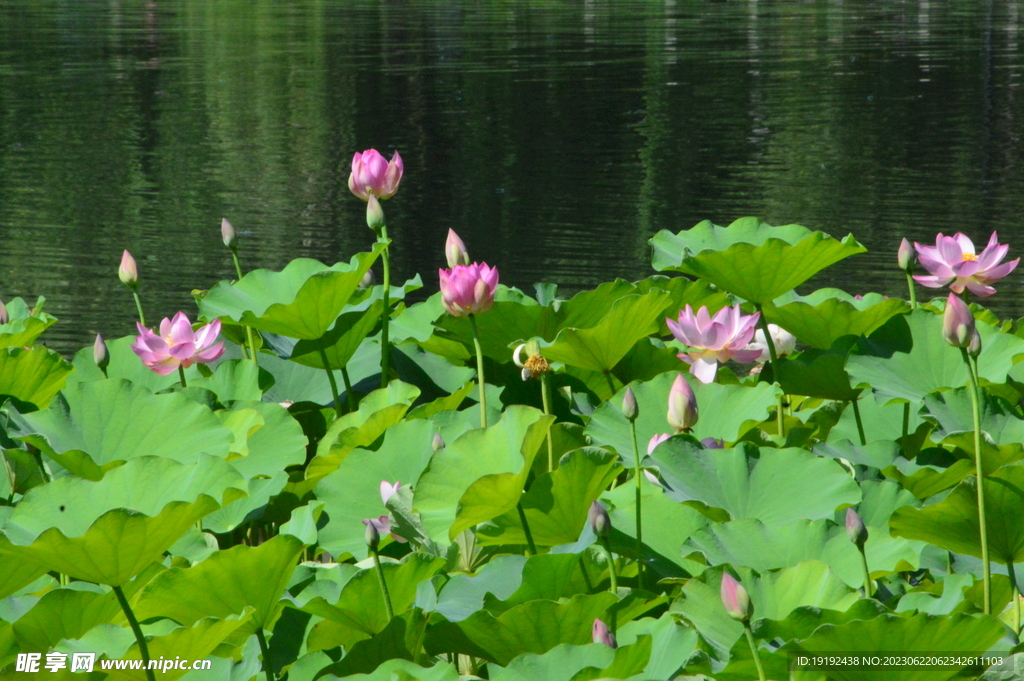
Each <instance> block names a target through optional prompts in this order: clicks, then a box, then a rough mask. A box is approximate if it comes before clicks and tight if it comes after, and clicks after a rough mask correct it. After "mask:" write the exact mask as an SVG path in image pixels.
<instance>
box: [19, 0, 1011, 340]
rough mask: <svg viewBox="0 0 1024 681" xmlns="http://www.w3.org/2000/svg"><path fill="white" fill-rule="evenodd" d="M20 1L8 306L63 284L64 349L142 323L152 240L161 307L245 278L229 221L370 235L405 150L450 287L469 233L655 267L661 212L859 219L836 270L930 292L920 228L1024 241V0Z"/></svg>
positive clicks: (304, 239)
mask: <svg viewBox="0 0 1024 681" xmlns="http://www.w3.org/2000/svg"><path fill="white" fill-rule="evenodd" d="M0 11H2V12H3V21H2V22H0V236H2V239H3V241H2V244H3V247H2V248H0V268H2V269H0V298H4V299H7V298H10V297H12V296H15V295H23V296H30V297H31V296H36V295H39V294H43V295H46V296H47V297H48V298H49V302H48V304H47V305H48V307H47V309H48V310H49V311H50V312H52V313H53V314H55V315H57V316H58V317H60V318H61V323H60V324H58V326H56V327H55V328H54V329H53V330H51V331H50V332H48V334H47V335H46V338H49V342H50V344H51V345H52V346H54V347H56V348H58V349H60V350H61V351H62V352H65V353H70V352H73V351H74V350H75V349H77V348H78V347H80V346H82V345H85V344H87V343H89V342H91V341H90V338H91V337H92V336H91V335H92V334H94V333H96V332H102V333H103V334H104V335H105V336H111V337H113V336H119V335H124V334H127V333H129V332H131V330H132V326H131V320H132V318H133V312H134V309H133V304H132V301H131V297H130V295H128V293H127V291H125V290H124V289H123V288H122V287H121V285H120V283H119V282H118V280H117V278H116V275H115V273H116V269H117V264H118V262H119V260H120V253H121V250H122V249H123V248H128V249H129V250H131V251H132V252H133V253H134V254H135V256H136V258H137V259H138V261H139V266H140V270H141V276H142V294H143V299H144V302H145V304H146V306H147V308H148V311H149V315H150V316H151V317H154V318H159V317H162V316H167V315H170V314H172V313H173V312H174V311H176V310H177V309H185V310H191V309H193V308H192V302H191V298H190V295H189V293H190V291H191V290H192V289H194V288H207V287H209V286H211V285H212V284H213V283H215V282H216V281H217V280H218V279H221V278H225V277H229V276H231V272H232V268H231V264H230V258H229V256H228V253H227V251H226V250H225V249H223V247H222V246H221V244H220V240H219V229H218V226H219V223H220V218H221V217H222V216H227V217H229V218H230V219H231V220H232V222H233V223H234V224H235V226H236V227H237V228H239V230H241V231H242V232H243V234H244V235H245V236H244V237H243V240H242V242H241V244H242V258H243V265H244V266H246V267H248V268H253V267H272V268H280V267H282V266H283V265H284V264H285V263H286V262H287V261H288V260H289V259H291V258H293V257H297V256H307V257H315V258H319V259H321V260H325V261H329V262H332V261H334V260H337V259H347V258H348V257H349V256H350V255H351V253H352V252H353V251H355V250H357V249H361V248H364V247H366V246H367V245H368V244H369V243H370V241H371V240H372V235H371V233H370V232H369V230H367V229H366V227H365V226H364V224H363V204H362V203H361V202H359V201H358V200H356V199H354V198H353V197H351V196H350V195H349V192H348V189H347V187H346V182H345V181H346V179H347V176H348V168H349V163H350V160H351V156H352V153H353V152H355V151H357V150H358V151H361V150H363V149H366V148H370V147H376V148H378V149H381V150H382V151H384V152H385V153H386V154H387V155H390V152H391V151H392V150H394V149H398V150H400V151H401V152H402V156H403V158H404V159H405V161H406V177H405V180H403V185H402V189H401V191H400V192H399V194H398V195H397V196H396V197H395V198H394V199H393V200H391V201H389V202H388V204H387V206H386V207H387V211H388V218H389V223H390V225H391V229H390V231H391V233H392V234H393V237H394V239H395V241H396V243H395V255H394V258H395V267H396V269H397V275H398V277H399V278H404V277H408V276H412V275H413V274H414V273H416V272H420V273H422V274H423V275H424V278H425V281H426V285H427V287H428V288H429V289H431V290H432V289H433V287H434V286H436V275H435V274H433V273H434V272H435V270H436V268H437V267H438V266H439V265H440V264H442V263H443V260H444V257H443V253H442V246H443V243H444V237H445V234H446V232H447V229H448V228H449V227H452V228H455V229H456V230H458V231H459V233H460V234H461V235H462V236H463V238H464V239H465V240H466V242H467V244H468V245H469V247H470V250H471V252H472V254H473V256H474V258H477V259H482V260H486V261H487V262H488V263H490V264H497V265H498V266H499V267H500V268H501V270H502V280H503V281H505V282H507V283H510V284H514V285H518V286H520V287H522V288H525V289H527V290H529V288H530V285H531V284H532V283H533V282H535V281H542V280H543V281H554V282H557V283H559V284H560V285H561V286H562V287H563V288H564V289H566V290H569V291H571V290H574V289H579V288H584V287H590V286H593V285H595V284H596V283H597V282H599V281H602V280H605V279H607V278H609V277H613V276H622V277H627V278H640V277H643V276H646V275H647V274H649V273H650V268H649V266H648V255H649V248H648V246H647V239H649V238H650V236H651V235H652V234H653V233H654V232H656V231H657V230H659V229H662V228H668V229H672V230H679V229H682V228H685V227H689V226H691V225H693V224H695V223H697V222H698V221H700V220H702V219H704V218H712V219H713V220H715V221H716V222H718V223H720V224H725V223H728V222H729V221H731V220H732V219H734V218H736V217H739V216H741V215H748V214H754V215H760V216H762V217H764V218H765V219H767V220H768V221H770V222H773V223H779V224H781V223H786V222H800V223H802V224H805V225H807V226H809V227H812V228H818V229H824V230H825V231H828V232H830V233H832V234H834V235H837V236H843V235H845V234H846V233H847V232H849V231H852V232H854V233H855V234H856V235H857V236H858V237H859V238H860V239H861V241H863V242H864V243H865V244H866V245H867V246H868V247H869V248H870V249H871V253H869V254H867V255H863V256H858V257H857V258H854V259H853V260H851V261H849V262H847V263H843V264H841V265H839V266H838V267H837V268H836V269H835V271H834V272H833V273H831V274H830V275H829V278H827V279H825V278H822V279H821V280H820V281H818V282H816V283H817V284H819V285H823V284H828V285H838V286H841V287H844V288H846V289H847V290H849V291H851V292H853V293H862V292H865V291H867V290H880V291H883V292H887V293H893V294H902V292H903V288H902V275H901V274H900V273H899V272H898V271H896V269H895V267H894V259H895V256H894V254H895V249H896V245H897V243H898V242H899V239H900V238H901V236H903V235H908V236H910V237H911V238H916V239H918V240H927V241H932V240H933V239H934V233H935V232H936V231H940V230H941V231H945V232H947V233H949V232H954V231H957V230H962V231H965V232H967V233H968V234H969V235H971V236H972V237H974V238H975V239H978V238H982V239H984V238H986V237H987V235H988V232H990V231H991V230H993V229H998V230H1000V232H1001V235H1002V237H1003V238H1004V239H1006V240H1008V241H1009V242H1010V243H1012V244H1013V249H1014V251H1015V252H1016V253H1017V254H1020V253H1021V252H1022V251H1024V237H1022V236H1021V235H1020V231H1019V226H1020V217H1019V216H1020V215H1022V214H1024V210H1022V209H1024V186H1022V185H1024V182H1022V179H1024V177H1022V170H1021V169H1022V165H1024V164H1022V158H1021V150H1020V130H1019V127H1020V126H1019V121H1020V117H1021V111H1020V109H1021V106H1022V103H1021V95H1020V77H1021V70H1022V66H1024V59H1022V56H1021V55H1022V51H1021V49H1020V48H1021V45H1020V41H1021V32H1020V22H1021V16H1020V7H1019V2H1016V1H1012V2H992V1H991V0H990V1H988V2H983V3H976V4H975V3H937V2H932V1H929V0H919V1H917V2H913V1H908V2H901V3H874V4H870V5H868V4H864V3H852V2H843V1H841V0H830V1H825V0H821V1H819V2H815V3H797V2H781V1H770V0H755V1H751V2H743V3H714V2H706V3H704V2H696V3H695V2H687V3H683V2H678V1H677V0H665V1H664V2H661V3H649V2H636V3H623V2H614V3H613V2H610V1H609V0H586V2H582V3H577V2H567V1H566V2H552V3H543V4H533V5H527V4H522V3H512V2H493V3H484V4H478V3H468V2H454V3H453V2H443V3H442V2H430V3H407V2H398V1H397V0H391V1H387V2H340V1H315V0H308V1H307V2H296V3H273V2H270V1H269V0H259V1H257V2H251V1H249V0H246V1H244V2H243V1H241V0H228V1H226V2H217V3H208V2H201V1H200V0H178V1H176V2H162V1H154V0H147V1H145V2H134V3H127V2H123V1H112V2H109V3H106V4H102V5H101V4H97V3H88V4H86V3H52V2H46V3H36V2H28V0H17V1H12V2H6V3H4V5H3V9H2V10H0ZM1011 279H1012V277H1011ZM1015 286H1016V284H1014V283H1012V282H1009V283H1007V284H1006V285H1004V287H1003V291H1004V292H1003V293H1002V294H1001V295H999V296H997V299H996V300H994V301H993V302H995V303H997V305H998V306H999V309H1000V311H1001V312H1002V313H1004V314H1016V315H1020V314H1022V313H1024V305H1022V304H1021V303H1019V302H1018V301H1019V300H1020V296H1018V295H1011V292H1013V293H1015V292H1016V289H1015V288H1014V287H1015ZM1011 289H1012V291H1011Z"/></svg>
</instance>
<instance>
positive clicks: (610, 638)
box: [591, 620, 619, 648]
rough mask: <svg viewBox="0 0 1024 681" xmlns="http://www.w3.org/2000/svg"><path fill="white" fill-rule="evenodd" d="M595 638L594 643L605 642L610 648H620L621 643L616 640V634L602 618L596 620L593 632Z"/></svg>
mask: <svg viewBox="0 0 1024 681" xmlns="http://www.w3.org/2000/svg"><path fill="white" fill-rule="evenodd" d="M591 635H592V637H593V639H594V643H603V644H605V645H606V646H608V647H609V648H618V647H619V644H618V642H617V641H616V640H615V634H613V633H612V630H611V629H609V628H608V625H607V624H605V623H604V622H602V621H601V620H594V628H593V630H592V632H591Z"/></svg>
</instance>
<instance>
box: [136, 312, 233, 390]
mask: <svg viewBox="0 0 1024 681" xmlns="http://www.w3.org/2000/svg"><path fill="white" fill-rule="evenodd" d="M136 326H138V327H139V333H140V334H141V335H139V336H136V337H135V344H134V345H132V350H134V351H135V354H136V355H138V356H139V358H140V359H141V360H142V363H143V364H145V365H146V366H147V367H149V368H150V369H152V370H153V371H155V372H156V373H158V374H160V375H161V376H166V375H167V374H170V373H171V372H173V371H176V370H177V368H178V367H179V366H182V367H185V368H186V369H187V368H188V367H190V366H192V365H193V364H196V363H199V364H207V363H209V362H212V361H214V360H215V359H217V358H218V357H220V356H221V355H223V354H224V343H223V342H220V343H217V344H216V345H213V342H214V341H215V340H217V336H218V335H219V334H220V320H219V319H215V320H213V321H212V322H211V323H209V324H207V325H206V326H204V327H202V328H200V329H198V330H196V331H193V330H192V324H191V322H189V320H188V317H186V316H185V313H184V312H179V313H178V314H176V315H174V319H167V318H164V320H163V321H162V322H160V335H157V334H155V333H153V332H152V331H151V330H149V329H147V328H146V327H144V326H143V325H142V324H139V323H136ZM211 346H212V347H211Z"/></svg>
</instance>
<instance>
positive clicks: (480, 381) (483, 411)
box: [469, 314, 487, 428]
mask: <svg viewBox="0 0 1024 681" xmlns="http://www.w3.org/2000/svg"><path fill="white" fill-rule="evenodd" d="M469 323H470V324H471V325H472V327H473V345H474V346H476V386H477V388H478V389H479V391H480V427H481V428H486V427H487V383H486V382H485V381H484V349H483V348H482V347H481V346H480V333H479V332H478V331H477V329H476V315H472V314H471V315H469Z"/></svg>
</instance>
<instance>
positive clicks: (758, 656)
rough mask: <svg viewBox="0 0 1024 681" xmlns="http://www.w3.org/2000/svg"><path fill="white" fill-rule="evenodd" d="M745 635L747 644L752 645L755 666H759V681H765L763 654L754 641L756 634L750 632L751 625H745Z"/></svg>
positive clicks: (747, 623)
mask: <svg viewBox="0 0 1024 681" xmlns="http://www.w3.org/2000/svg"><path fill="white" fill-rule="evenodd" d="M743 633H745V634H746V635H747V643H748V644H749V645H750V652H751V653H753V654H754V664H755V665H756V666H757V678H758V681H765V680H766V677H765V675H764V665H762V664H761V654H760V653H759V652H758V651H757V642H756V641H755V640H754V632H752V631H750V623H749V622H744V623H743Z"/></svg>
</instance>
